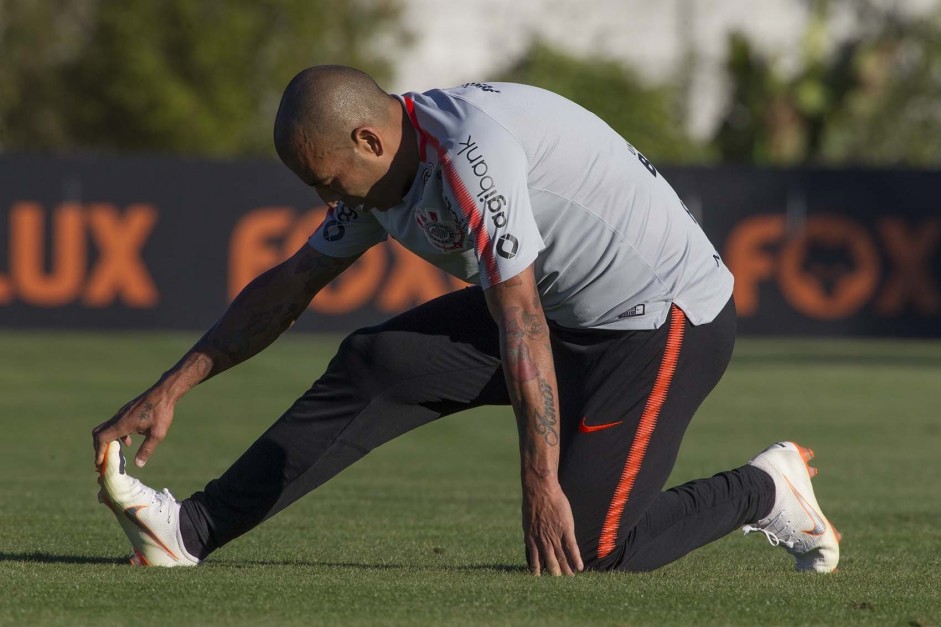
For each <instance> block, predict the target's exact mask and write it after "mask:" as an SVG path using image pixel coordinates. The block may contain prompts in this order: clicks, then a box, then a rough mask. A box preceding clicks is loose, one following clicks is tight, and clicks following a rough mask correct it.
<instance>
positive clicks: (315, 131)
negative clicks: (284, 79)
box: [274, 65, 397, 162]
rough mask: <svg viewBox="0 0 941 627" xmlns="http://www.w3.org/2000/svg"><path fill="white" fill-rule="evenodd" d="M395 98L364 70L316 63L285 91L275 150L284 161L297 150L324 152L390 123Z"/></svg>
mask: <svg viewBox="0 0 941 627" xmlns="http://www.w3.org/2000/svg"><path fill="white" fill-rule="evenodd" d="M390 100H394V99H393V98H392V97H391V96H390V95H389V94H387V93H386V92H385V91H383V90H382V89H381V88H380V87H379V85H377V84H376V82H375V81H374V80H373V79H372V77H370V76H369V75H368V74H366V73H365V72H361V71H359V70H357V69H354V68H351V67H346V66H342V65H319V66H316V67H311V68H307V69H306V70H303V71H302V72H300V73H299V74H298V75H297V76H295V77H294V78H293V79H292V80H291V82H290V83H289V84H288V86H287V88H286V89H285V90H284V95H283V96H282V97H281V106H280V107H279V108H278V115H277V117H276V118H275V124H274V142H275V148H276V149H277V151H278V154H279V155H280V156H281V159H282V160H284V161H285V162H287V161H288V160H290V159H292V158H294V157H295V156H296V155H297V151H298V150H300V149H307V150H309V149H315V150H323V149H327V148H329V147H332V146H335V145H338V144H340V143H341V142H342V141H343V140H344V139H348V138H349V137H350V135H351V133H352V132H353V130H354V129H356V128H359V127H361V126H366V125H379V126H383V125H386V124H389V123H390V122H391V123H397V121H396V120H394V119H393V120H390V119H389V118H390V117H392V116H390V106H389V103H390Z"/></svg>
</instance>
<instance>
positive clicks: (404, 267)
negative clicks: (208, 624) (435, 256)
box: [376, 241, 451, 312]
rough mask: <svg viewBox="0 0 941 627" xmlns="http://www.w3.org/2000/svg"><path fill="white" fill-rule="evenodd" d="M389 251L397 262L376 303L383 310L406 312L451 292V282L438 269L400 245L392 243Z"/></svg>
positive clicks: (393, 264)
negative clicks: (449, 283) (410, 308)
mask: <svg viewBox="0 0 941 627" xmlns="http://www.w3.org/2000/svg"><path fill="white" fill-rule="evenodd" d="M389 247H390V248H391V249H392V254H393V259H394V261H393V263H392V271H391V273H390V274H389V278H388V279H386V284H385V286H383V288H382V292H380V294H379V298H378V299H377V301H376V306H377V307H378V308H379V309H380V310H382V311H387V312H397V311H402V310H403V309H408V308H409V307H414V306H415V305H420V304H421V303H424V302H426V301H429V300H431V299H432V298H437V297H438V296H441V295H442V294H446V293H447V292H450V291H451V288H450V286H449V285H448V281H447V278H446V277H445V276H444V275H442V274H441V271H440V270H439V269H438V268H436V267H435V266H433V265H431V264H430V263H428V262H427V261H425V260H424V259H422V258H421V257H418V256H417V255H415V254H413V253H412V252H411V251H409V250H408V249H407V248H405V247H404V246H402V245H401V244H399V243H398V242H396V241H390V242H389Z"/></svg>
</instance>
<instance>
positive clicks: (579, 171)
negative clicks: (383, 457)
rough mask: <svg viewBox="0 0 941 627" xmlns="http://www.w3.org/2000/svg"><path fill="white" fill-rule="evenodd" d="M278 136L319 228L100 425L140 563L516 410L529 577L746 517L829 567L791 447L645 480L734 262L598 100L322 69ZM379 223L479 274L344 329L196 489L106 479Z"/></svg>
mask: <svg viewBox="0 0 941 627" xmlns="http://www.w3.org/2000/svg"><path fill="white" fill-rule="evenodd" d="M625 106H630V103H625ZM274 140H275V145H276V147H277V150H278V154H279V155H280V156H281V159H282V160H283V161H284V164H285V165H286V166H287V167H288V168H290V169H291V170H292V171H293V172H294V173H295V174H296V175H297V176H298V177H299V178H300V179H301V180H302V181H303V182H304V183H306V184H307V185H310V186H311V187H313V188H314V190H316V192H317V194H318V195H319V196H320V198H321V199H323V201H324V202H326V203H327V206H328V212H327V215H326V218H325V219H324V222H323V224H321V226H320V228H318V229H317V231H316V232H315V233H314V234H313V235H312V236H311V237H310V240H309V242H308V243H307V244H306V245H304V246H303V247H302V248H301V249H300V250H299V251H297V253H295V254H294V256H292V257H291V258H289V259H288V260H286V261H284V262H283V263H281V264H280V265H278V266H275V267H274V268H272V269H270V270H268V271H267V272H265V273H263V274H262V275H260V276H259V277H258V278H256V279H255V280H254V281H252V282H251V283H250V284H249V285H248V286H247V287H246V288H245V289H244V290H243V291H242V292H241V294H239V296H238V297H237V298H236V299H235V301H234V302H233V303H232V304H231V306H230V307H229V309H228V310H227V311H226V312H225V314H224V315H223V316H222V318H220V319H219V321H218V322H217V323H216V324H215V325H214V326H213V327H212V328H211V329H210V330H209V331H208V332H207V333H206V334H205V336H203V338H202V339H201V340H200V341H199V342H197V344H196V345H195V346H194V347H193V348H192V349H191V350H190V351H189V352H188V353H187V354H186V355H185V356H184V357H183V358H182V359H181V360H180V362H179V363H177V364H176V365H175V366H174V367H173V368H171V369H170V370H169V371H167V372H166V373H165V374H164V375H163V376H162V377H161V378H160V380H159V381H158V382H157V383H156V384H154V386H153V387H151V388H150V389H148V390H147V391H146V392H144V393H143V394H142V395H141V396H139V397H138V398H136V399H135V400H133V401H131V402H130V403H128V404H127V405H125V406H124V407H123V408H122V409H121V410H120V411H119V412H118V413H117V415H116V416H114V417H113V418H112V419H111V420H108V421H107V422H105V423H103V424H101V425H99V426H98V427H96V428H95V430H94V432H93V433H94V440H95V448H96V463H97V464H98V465H99V470H100V474H101V479H100V483H101V484H102V492H101V498H102V500H103V501H104V502H105V503H106V504H107V505H108V506H109V507H110V508H111V509H112V510H113V511H114V513H115V515H116V516H117V517H118V520H119V521H120V523H121V525H122V527H123V528H124V530H125V532H126V533H127V535H128V537H129V538H130V540H131V543H132V544H133V546H134V551H135V556H134V558H132V561H133V562H134V563H138V564H154V565H164V566H176V565H192V564H197V563H199V562H200V561H202V560H204V559H205V558H206V557H207V556H208V555H209V554H210V553H212V552H213V551H215V550H216V549H218V548H220V547H222V546H223V545H225V544H226V543H228V542H230V541H231V540H233V539H234V538H237V537H238V536H240V535H241V534H243V533H245V532H247V531H249V530H250V529H252V528H254V527H255V526H256V525H258V524H259V523H261V522H262V521H264V520H265V519H267V518H269V517H271V516H273V515H274V514H276V513H277V512H279V511H280V510H282V509H284V508H285V507H287V506H288V505H290V504H291V503H293V502H294V501H295V500H297V499H298V498H300V497H302V496H304V495H305V494H307V493H308V492H310V491H311V490H313V489H314V488H316V487H317V486H319V485H321V484H322V483H324V482H325V481H327V480H328V479H330V478H331V477H333V476H334V475H336V474H337V473H338V472H340V471H341V470H343V469H344V468H346V467H347V466H349V465H350V464H352V463H353V462H355V461H356V460H358V459H360V458H361V457H362V456H364V455H365V454H366V453H368V452H369V451H371V450H372V449H374V448H375V447H377V446H379V445H380V444H383V443H384V442H387V441H389V440H391V439H392V438H394V437H396V436H399V435H401V434H403V433H405V432H407V431H409V430H411V429H414V428H415V427H419V426H421V425H423V424H426V423H429V422H431V421H433V420H436V419H437V418H440V417H441V416H445V415H449V414H453V413H455V412H458V411H461V410H463V409H467V408H470V407H476V406H479V405H512V407H513V411H514V412H515V414H516V419H517V423H518V425H519V448H520V464H521V472H520V474H521V479H522V494H523V503H522V513H523V538H524V541H525V547H526V556H527V561H528V563H529V567H530V569H531V570H532V571H533V572H534V573H536V574H539V573H541V572H549V573H551V574H553V575H557V574H572V573H574V572H575V571H579V570H582V569H584V568H588V569H593V570H630V571H645V570H652V569H655V568H658V567H660V566H663V565H664V564H667V563H669V562H672V561H673V560H676V559H678V558H679V557H681V556H683V555H685V554H686V553H688V552H689V551H691V550H693V549H695V548H697V547H699V546H702V545H704V544H706V543H708V542H711V541H713V540H716V539H718V538H721V537H722V536H724V535H726V534H727V533H729V532H730V531H732V530H733V529H736V528H738V527H741V526H743V525H745V526H746V527H745V529H746V531H749V530H757V531H761V532H763V533H764V534H765V535H766V536H767V538H768V539H769V540H770V541H771V543H772V544H775V545H777V544H782V545H784V546H785V547H786V548H787V549H788V550H789V551H790V552H791V553H792V554H793V555H794V556H795V557H796V559H797V569H798V570H812V571H817V572H829V571H831V570H833V569H834V568H835V567H836V565H837V562H838V560H839V547H838V542H837V535H836V532H835V530H834V529H833V527H832V526H831V525H830V524H829V522H828V521H827V520H826V518H825V517H824V516H823V514H822V513H821V510H820V508H819V507H818V505H817V502H816V499H815V497H814V492H813V488H812V487H811V482H810V476H811V475H812V474H813V473H812V472H811V469H810V468H809V466H807V465H806V461H808V460H809V458H810V457H811V455H812V454H811V453H810V451H809V450H807V449H802V448H800V447H798V446H797V445H795V444H793V443H790V442H783V443H778V444H775V445H772V446H771V447H770V448H768V449H766V450H765V451H764V452H762V453H761V454H759V455H758V456H757V457H755V458H754V459H752V461H750V462H749V463H748V464H746V465H744V466H741V467H739V468H736V469H734V470H729V471H726V472H722V473H719V474H718V475H715V476H714V477H712V478H709V479H700V480H698V481H692V482H690V483H686V484H684V485H681V486H677V487H675V488H672V489H670V490H667V491H662V489H663V486H664V483H665V482H666V480H667V477H668V476H669V474H670V471H671V469H672V468H673V464H674V462H675V460H676V455H677V451H678V450H679V447H680V442H681V440H682V438H683V434H684V432H685V430H686V427H687V425H688V424H689V421H690V419H691V418H692V417H693V414H694V412H695V411H696V409H697V408H698V407H699V405H700V403H701V402H702V401H703V399H704V398H705V397H706V395H707V394H708V393H709V392H710V391H711V390H712V388H713V387H714V386H715V385H716V383H717V382H718V381H719V379H720V377H721V376H722V374H723V372H724V371H725V368H726V366H727V364H728V362H729V359H730V357H731V354H732V346H733V343H734V338H735V309H734V305H733V303H732V299H731V294H732V275H731V274H730V273H729V271H728V269H727V268H726V267H725V266H724V264H723V263H722V259H721V258H720V257H719V255H718V254H717V253H716V251H715V250H714V249H713V247H712V245H711V244H710V243H709V241H708V240H707V238H706V236H705V235H704V233H703V232H702V230H701V229H700V227H699V225H698V224H697V223H696V221H695V220H694V219H693V217H692V215H690V213H689V212H688V211H687V210H686V207H685V206H684V205H683V203H682V202H681V201H680V199H679V198H678V197H677V195H676V193H675V192H674V191H673V189H672V188H671V187H670V186H669V184H668V183H667V182H666V181H665V180H664V179H663V177H662V176H661V175H660V173H659V172H657V170H656V168H655V167H654V166H653V165H652V164H651V163H650V162H649V161H648V160H647V159H646V158H645V157H644V155H643V154H641V153H640V152H638V151H637V150H636V149H635V148H634V147H633V146H631V145H630V144H628V143H627V142H625V141H624V140H623V139H622V138H621V137H619V136H618V135H617V133H615V132H614V131H613V130H611V128H609V127H608V126H607V125H606V124H605V123H604V122H603V121H602V120H600V119H599V118H598V117H596V116H595V115H593V114H591V113H590V112H588V111H586V110H585V109H582V108H581V107H579V106H578V105H576V104H574V103H572V102H570V101H568V100H566V99H564V98H562V97H560V96H558V95H555V94H552V93H550V92H547V91H543V90H541V89H537V88H534V87H527V86H523V85H514V84H507V83H493V84H484V83H468V84H466V85H464V86H462V87H457V88H454V89H445V90H431V91H429V92H426V93H423V94H418V93H408V94H405V95H401V96H393V95H389V94H387V93H385V92H384V91H382V90H381V89H380V88H379V87H378V86H377V85H376V83H375V82H374V81H373V80H372V79H371V78H370V77H369V76H367V75H366V74H363V73H362V72H359V71H357V70H354V69H351V68H346V67H338V66H323V67H315V68H310V69H307V70H305V71H303V72H301V73H300V74H298V75H297V76H296V77H295V78H294V79H293V80H292V81H291V83H290V84H289V85H288V87H287V89H286V90H285V92H284V96H283V98H282V101H281V107H280V109H279V110H278V115H277V119H276V120H275V126H274ZM389 235H391V236H392V237H394V238H395V239H397V240H398V241H399V242H401V243H402V244H403V245H404V246H406V247H407V248H409V249H410V250H411V251H413V252H414V253H416V254H417V255H419V256H420V257H423V258H424V259H426V260H427V261H429V262H430V263H433V264H435V265H436V266H438V267H440V268H443V269H444V270H446V271H447V272H449V273H451V274H453V275H454V276H457V277H459V278H461V279H464V280H466V281H468V282H471V283H474V284H476V286H475V287H471V288H467V289H464V290H461V291H458V292H455V293H452V294H448V295H446V296H442V297H440V298H438V299H436V300H433V301H431V302H429V303H426V304H424V305H421V306H419V307H416V308H415V309H412V310H411V311H408V312H405V313H403V314H401V315H399V316H397V317H395V318H392V319H391V320H389V321H388V322H386V323H384V324H381V325H379V326H376V327H371V328H367V329H361V330H359V331H356V332H355V333H353V334H352V335H350V336H349V337H347V338H346V339H345V340H344V341H343V343H342V344H341V346H340V348H339V351H338V352H337V355H336V356H335V357H334V358H333V360H332V361H331V362H330V365H329V366H328V368H327V371H326V372H325V373H324V374H323V376H321V377H320V379H318V380H317V381H316V382H315V383H314V384H313V386H312V387H311V388H310V389H309V390H308V391H307V392H305V393H304V394H303V395H302V396H301V397H300V398H299V399H298V400H297V401H296V402H295V403H294V405H292V406H291V407H290V409H288V410H287V412H285V413H284V415H283V416H281V418H280V419H278V420H277V421H276V422H275V423H274V424H273V425H272V426H271V428H270V429H268V431H266V432H265V433H264V434H263V435H262V436H261V437H260V438H259V439H258V441H256V442H255V443H254V444H253V445H252V446H251V447H250V448H249V449H248V450H247V451H246V452H245V453H244V454H243V455H242V457H240V458H239V459H238V460H237V461H236V462H235V463H234V464H233V465H232V467H231V468H229V470H227V471H226V472H225V474H223V475H222V476H221V477H220V478H218V479H215V480H213V481H210V482H209V483H208V484H207V485H206V487H205V489H204V490H203V491H202V492H197V493H196V494H193V495H192V496H191V497H190V498H188V499H185V500H184V501H181V502H178V501H176V500H174V499H173V497H172V496H171V495H170V493H169V492H167V491H166V490H164V491H163V492H162V493H158V492H156V491H154V490H152V489H151V488H148V487H146V486H144V485H142V484H141V483H140V482H139V481H137V480H135V479H131V478H130V477H128V476H127V475H126V474H125V472H124V464H123V458H122V457H121V454H120V445H119V444H118V443H116V442H115V441H116V440H122V441H123V442H124V443H125V444H126V445H129V444H130V438H129V434H132V433H139V434H142V435H144V436H145V439H144V442H143V444H142V445H141V447H140V449H139V450H138V452H137V457H136V461H137V465H138V466H143V465H144V463H145V462H146V461H147V460H148V459H149V458H150V456H151V455H152V453H153V451H154V449H155V447H156V446H157V444H158V443H159V442H161V441H162V440H163V439H164V437H166V434H167V430H168V429H169V428H170V424H171V422H172V420H173V410H174V406H175V405H176V402H177V401H178V400H179V399H180V398H181V397H182V396H183V394H185V393H186V391H187V390H189V389H190V388H192V387H193V386H195V385H197V384H198V383H200V382H201V381H204V380H206V379H208V378H209V377H212V376H214V375H216V374H218V373H220V372H222V371H224V370H227V369H228V368H231V367H232V366H234V365H236V364H238V363H240V362H242V361H245V360H246V359H248V358H249V357H251V356H252V355H255V354H256V353H258V352H259V351H261V350H263V349H264V348H265V347H267V346H268V345H269V344H271V343H272V342H273V341H274V340H275V339H276V338H277V337H278V336H279V335H280V334H281V333H282V332H283V331H284V330H285V329H287V328H288V327H290V326H291V324H292V323H293V322H294V321H295V320H296V319H297V317H298V316H299V315H300V314H301V313H302V312H303V311H304V310H305V309H306V308H307V305H308V303H309V302H310V301H311V299H312V298H313V297H314V296H315V295H316V294H317V292H318V291H320V290H321V289H322V288H323V287H324V286H325V285H327V284H328V283H329V282H330V281H332V280H333V279H334V278H335V277H336V276H337V275H339V274H340V273H341V272H342V271H343V270H344V269H346V268H348V267H349V266H350V265H351V264H352V263H353V262H354V261H355V260H356V259H357V258H358V257H359V256H360V255H361V254H363V252H364V251H366V250H367V249H368V248H369V247H371V246H373V245H375V244H377V243H379V242H381V241H383V240H384V239H385V238H386V237H388V236H389Z"/></svg>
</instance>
